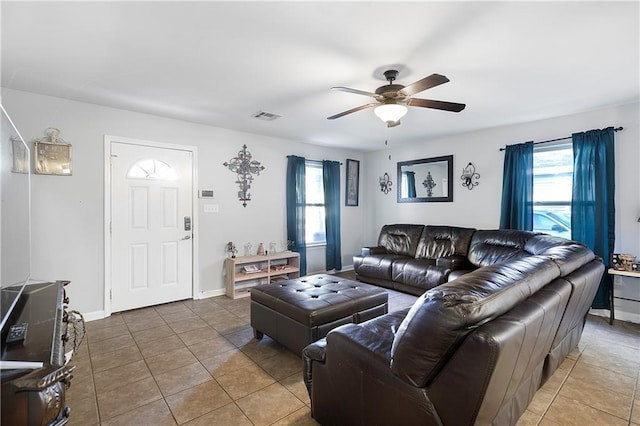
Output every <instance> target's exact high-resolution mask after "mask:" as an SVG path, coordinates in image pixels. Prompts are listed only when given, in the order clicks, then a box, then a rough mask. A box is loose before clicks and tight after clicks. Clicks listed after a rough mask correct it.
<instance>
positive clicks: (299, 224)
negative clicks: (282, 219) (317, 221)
mask: <svg viewBox="0 0 640 426" xmlns="http://www.w3.org/2000/svg"><path fill="white" fill-rule="evenodd" d="M287 158H288V161H287V188H286V192H287V240H289V241H293V243H294V244H293V247H291V249H292V250H293V251H296V252H298V253H300V276H304V275H307V246H306V243H305V238H304V237H305V232H304V231H305V195H304V191H305V160H304V157H296V156H295V155H290V156H288V157H287Z"/></svg>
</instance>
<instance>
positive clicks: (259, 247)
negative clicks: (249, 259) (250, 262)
mask: <svg viewBox="0 0 640 426" xmlns="http://www.w3.org/2000/svg"><path fill="white" fill-rule="evenodd" d="M258 256H264V244H262V243H260V244H259V245H258Z"/></svg>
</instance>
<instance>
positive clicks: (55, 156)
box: [34, 142, 71, 176]
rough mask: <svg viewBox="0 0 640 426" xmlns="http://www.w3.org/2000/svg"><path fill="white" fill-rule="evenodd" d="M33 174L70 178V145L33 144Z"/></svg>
mask: <svg viewBox="0 0 640 426" xmlns="http://www.w3.org/2000/svg"><path fill="white" fill-rule="evenodd" d="M34 145H35V150H34V151H35V172H36V174H39V175H65V176H71V144H66V143H52V142H35V143H34Z"/></svg>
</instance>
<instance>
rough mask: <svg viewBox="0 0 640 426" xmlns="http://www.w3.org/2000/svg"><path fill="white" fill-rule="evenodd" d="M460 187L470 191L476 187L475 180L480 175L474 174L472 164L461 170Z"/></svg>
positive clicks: (474, 169) (474, 170) (474, 168)
mask: <svg viewBox="0 0 640 426" xmlns="http://www.w3.org/2000/svg"><path fill="white" fill-rule="evenodd" d="M460 179H462V186H466V187H467V189H468V190H472V189H473V187H474V186H478V182H476V180H477V179H480V174H479V173H476V167H475V166H474V165H473V163H469V164H467V167H465V168H464V169H462V176H460Z"/></svg>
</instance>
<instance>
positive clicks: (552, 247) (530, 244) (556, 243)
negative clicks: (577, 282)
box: [524, 235, 595, 276]
mask: <svg viewBox="0 0 640 426" xmlns="http://www.w3.org/2000/svg"><path fill="white" fill-rule="evenodd" d="M524 249H525V251H527V252H528V253H531V254H535V255H540V256H546V257H548V258H550V259H552V260H553V261H554V262H556V264H557V265H558V267H559V268H560V273H561V274H562V275H563V276H564V275H566V274H568V273H570V272H572V271H575V270H576V269H578V268H579V267H581V266H582V265H586V264H587V263H589V262H591V261H592V260H593V259H594V258H595V255H594V254H593V252H592V251H591V250H589V249H588V248H587V247H586V246H584V245H582V244H580V243H577V242H575V241H570V240H565V239H564V238H560V237H553V236H550V235H536V236H535V237H533V238H531V239H530V240H529V241H527V243H526V244H525V247H524Z"/></svg>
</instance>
